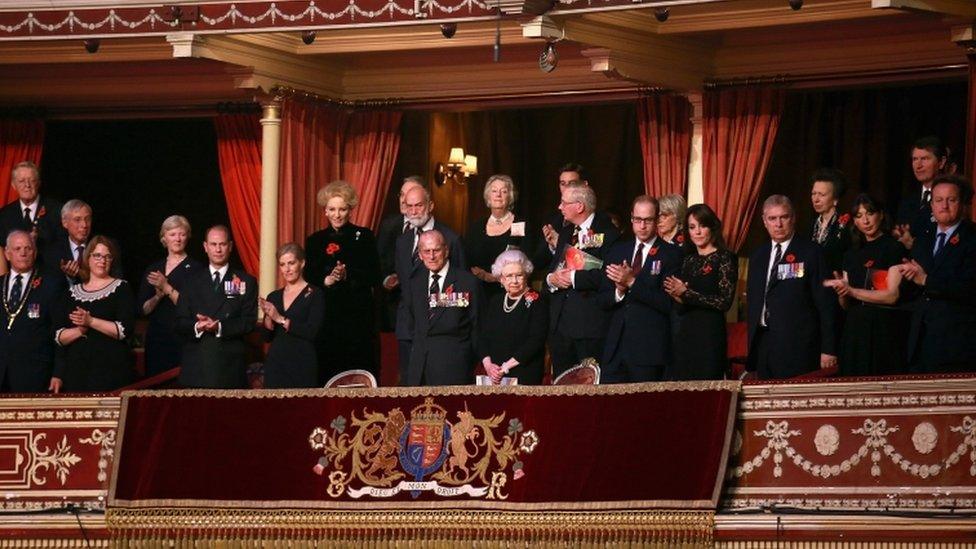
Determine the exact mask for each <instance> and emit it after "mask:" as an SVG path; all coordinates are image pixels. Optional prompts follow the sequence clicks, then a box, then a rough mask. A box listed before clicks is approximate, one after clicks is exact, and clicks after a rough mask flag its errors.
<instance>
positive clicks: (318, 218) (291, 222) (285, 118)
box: [278, 98, 402, 242]
mask: <svg viewBox="0 0 976 549" xmlns="http://www.w3.org/2000/svg"><path fill="white" fill-rule="evenodd" d="M401 117H402V114H401V113H399V112H387V111H359V112H357V111H346V110H339V109H336V108H335V107H334V106H332V105H328V104H324V103H315V102H311V101H305V100H302V99H295V98H287V99H285V101H284V103H283V105H282V144H281V145H282V146H281V172H280V175H281V178H280V185H281V187H280V188H281V194H280V195H279V202H280V203H279V209H280V211H279V219H278V227H279V229H278V239H279V241H280V242H289V241H296V242H301V241H304V239H305V237H306V236H307V235H309V234H310V233H312V232H314V231H316V230H318V229H320V228H321V227H322V226H323V223H324V221H325V219H324V217H323V216H322V213H321V208H319V206H318V205H317V204H316V202H315V195H316V193H317V192H318V190H319V189H320V188H322V187H323V186H324V185H326V184H327V183H329V182H330V181H333V180H335V179H344V180H346V181H348V182H349V183H350V184H351V185H352V186H353V188H355V189H356V193H357V194H358V195H359V206H357V207H356V209H355V210H353V212H352V222H353V223H355V224H357V225H362V226H365V227H369V228H371V229H374V230H375V229H376V227H377V226H378V225H379V222H380V217H381V216H382V213H383V201H384V200H385V199H386V193H387V191H388V190H389V183H390V178H391V177H392V176H393V167H394V165H395V164H396V158H397V152H398V151H399V149H400V119H401Z"/></svg>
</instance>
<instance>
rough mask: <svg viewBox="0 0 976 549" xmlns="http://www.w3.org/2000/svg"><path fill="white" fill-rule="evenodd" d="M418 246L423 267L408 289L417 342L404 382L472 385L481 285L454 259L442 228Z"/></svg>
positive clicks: (406, 296)
mask: <svg viewBox="0 0 976 549" xmlns="http://www.w3.org/2000/svg"><path fill="white" fill-rule="evenodd" d="M417 246H418V248H419V255H420V258H421V261H422V262H423V268H419V269H417V270H415V271H414V272H413V274H412V275H411V277H410V279H409V282H408V284H407V285H406V287H405V288H404V291H403V301H402V305H403V308H404V309H405V310H406V312H407V316H406V317H405V318H404V320H405V321H406V322H408V323H409V325H410V328H411V331H412V332H413V344H412V346H411V352H410V365H409V367H408V368H407V372H406V376H405V377H404V378H401V384H402V385H427V386H431V385H468V384H470V383H471V382H472V380H473V375H474V364H475V362H476V359H475V354H474V350H475V348H476V346H477V341H476V337H477V335H478V316H479V310H480V307H481V283H480V282H479V281H478V279H477V278H475V277H474V275H472V274H471V273H469V272H468V271H467V270H466V269H464V268H463V267H460V266H458V265H455V264H453V263H452V262H451V261H450V257H451V251H450V248H449V247H448V245H447V242H446V240H445V239H444V235H443V234H441V232H440V231H438V230H437V229H431V230H429V231H425V232H424V233H423V234H421V235H420V237H419V238H418V243H417ZM398 327H399V326H398Z"/></svg>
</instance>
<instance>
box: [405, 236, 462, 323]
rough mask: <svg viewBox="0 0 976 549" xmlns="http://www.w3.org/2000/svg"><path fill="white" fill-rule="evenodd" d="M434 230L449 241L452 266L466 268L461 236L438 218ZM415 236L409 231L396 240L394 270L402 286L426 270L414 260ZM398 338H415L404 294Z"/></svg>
mask: <svg viewBox="0 0 976 549" xmlns="http://www.w3.org/2000/svg"><path fill="white" fill-rule="evenodd" d="M401 227H402V225H401ZM433 230H436V231H440V232H441V234H443V235H444V239H445V240H446V241H447V246H448V249H449V250H450V252H449V253H450V257H449V258H448V259H449V260H450V262H451V268H452V269H453V268H454V267H457V268H458V269H460V270H466V269H467V262H466V261H465V258H464V246H463V245H462V244H461V237H459V236H458V235H457V234H456V233H455V232H454V231H452V230H451V229H450V228H449V227H448V226H447V225H444V224H443V223H441V222H439V221H437V220H436V219H435V220H434V227H433ZM413 238H414V233H413V232H410V231H408V232H405V233H403V234H401V235H400V236H398V237H397V240H396V250H395V258H394V261H395V263H394V265H395V267H394V270H395V271H396V274H397V278H398V279H399V281H400V287H401V288H403V287H405V286H404V284H406V283H407V282H408V281H409V280H410V279H411V278H412V277H413V275H415V274H416V273H417V272H419V271H424V272H426V270H425V269H424V263H423V261H420V260H419V259H418V260H417V262H416V263H414V261H413ZM396 338H397V339H399V340H401V341H410V340H411V339H413V324H412V323H411V320H410V315H409V313H408V311H407V309H406V308H405V307H404V306H403V296H402V294H401V299H400V304H399V305H398V306H397V320H396Z"/></svg>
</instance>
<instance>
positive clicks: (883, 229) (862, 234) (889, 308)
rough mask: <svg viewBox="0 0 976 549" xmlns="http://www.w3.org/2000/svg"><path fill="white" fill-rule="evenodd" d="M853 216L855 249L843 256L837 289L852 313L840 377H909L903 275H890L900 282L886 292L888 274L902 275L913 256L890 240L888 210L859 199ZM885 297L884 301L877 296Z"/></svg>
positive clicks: (908, 318)
mask: <svg viewBox="0 0 976 549" xmlns="http://www.w3.org/2000/svg"><path fill="white" fill-rule="evenodd" d="M851 214H852V215H853V217H854V226H855V227H856V228H857V234H856V236H855V239H856V240H855V247H854V248H853V249H851V250H850V251H848V252H847V253H846V254H844V278H843V281H842V282H834V283H833V285H832V286H833V287H834V289H835V290H836V291H837V293H838V296H839V300H840V304H841V306H842V307H844V308H845V309H846V310H847V320H846V322H845V323H844V332H843V334H842V336H841V352H840V356H839V359H840V363H839V367H840V374H841V375H846V376H874V375H888V374H900V373H904V372H905V371H906V356H905V352H906V349H905V341H906V340H907V338H908V328H909V323H910V321H911V313H910V311H907V310H904V309H902V308H900V307H898V306H897V300H898V297H899V292H898V287H897V284H898V282H900V274H901V273H900V272H898V273H894V272H892V273H890V274H892V275H899V276H897V277H896V278H895V279H894V280H893V281H892V282H893V283H894V284H895V287H893V288H888V287H887V286H888V282H889V271H897V269H898V266H899V265H901V263H902V260H903V259H905V258H907V257H908V250H906V249H905V247H904V246H903V245H902V244H901V243H900V242H898V240H896V239H895V238H894V237H893V236H891V235H890V234H889V230H888V227H887V223H886V216H885V213H884V209H883V208H882V206H881V204H880V203H879V202H877V201H876V200H874V199H873V198H871V197H870V196H868V195H866V194H862V195H859V196H858V197H857V198H856V199H855V200H854V206H853V208H851ZM892 267H895V269H892ZM909 287H910V285H909V286H906V288H909ZM886 290H887V292H885V291H886ZM880 292H885V295H884V296H880V295H878V293H880ZM885 303H889V304H885Z"/></svg>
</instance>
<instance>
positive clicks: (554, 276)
mask: <svg viewBox="0 0 976 549" xmlns="http://www.w3.org/2000/svg"><path fill="white" fill-rule="evenodd" d="M570 272H572V271H570V270H569V269H557V270H555V271H553V272H551V273H549V276H548V277H546V280H547V281H548V282H549V284H551V285H553V286H555V287H557V288H559V289H560V290H565V289H567V288H571V287H572V286H573V279H572V277H571V276H570Z"/></svg>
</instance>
